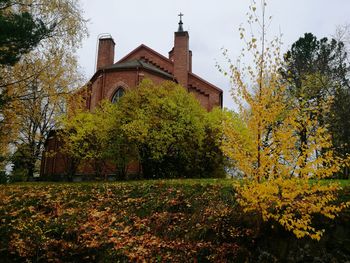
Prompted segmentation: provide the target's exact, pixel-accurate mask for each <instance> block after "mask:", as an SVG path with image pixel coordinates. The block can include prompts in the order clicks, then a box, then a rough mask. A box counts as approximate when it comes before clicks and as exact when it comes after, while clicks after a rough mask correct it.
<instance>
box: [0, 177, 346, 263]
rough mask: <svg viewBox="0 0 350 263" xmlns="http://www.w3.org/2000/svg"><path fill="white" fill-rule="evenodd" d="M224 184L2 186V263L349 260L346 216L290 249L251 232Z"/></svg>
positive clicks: (284, 241) (282, 238) (285, 239)
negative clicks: (316, 239) (315, 237)
mask: <svg viewBox="0 0 350 263" xmlns="http://www.w3.org/2000/svg"><path fill="white" fill-rule="evenodd" d="M232 183H233V180H229V179H226V180H223V179H202V180H191V179H189V180H159V181H130V182H115V183H103V182H96V183H23V184H14V185H6V186H0V220H1V226H0V237H1V238H0V248H1V249H0V256H1V258H3V259H6V260H7V261H6V260H5V262H16V261H17V262H22V261H23V260H24V259H27V260H29V261H32V262H46V261H48V260H49V259H57V261H58V262H59V261H62V262H74V261H76V260H79V261H85V262H91V261H95V262H101V261H104V262H111V261H113V262H115V261H117V262H118V261H119V262H129V261H136V262H137V261H139V262H142V261H143V260H145V261H146V262H195V261H197V262H245V260H247V259H249V260H251V261H252V262H273V261H275V260H277V261H278V260H281V258H283V259H284V262H294V261H293V260H294V259H295V257H296V255H297V256H298V257H299V258H300V260H301V261H305V260H306V259H307V258H309V257H311V258H321V259H324V260H325V262H327V261H328V262H329V260H333V261H334V262H342V261H344V260H345V261H346V260H350V251H349V248H350V246H348V245H349V244H350V239H349V236H350V235H348V234H349V231H350V225H349V221H350V220H349V218H350V216H349V215H350V211H348V210H347V211H345V212H344V213H343V214H342V215H341V216H340V217H339V219H337V220H336V221H329V220H325V219H322V218H321V219H319V220H318V222H317V224H318V225H319V226H320V227H324V228H325V229H326V234H325V236H324V238H323V239H321V242H313V241H310V240H297V239H296V238H295V237H293V235H291V234H290V233H287V232H285V231H284V230H283V229H280V228H279V227H278V226H277V225H274V224H273V223H271V222H268V223H266V224H265V225H264V226H263V228H259V230H258V229H257V228H256V225H255V219H256V218H255V215H254V214H250V215H246V214H244V213H243V212H242V211H241V210H240V208H239V207H238V205H237V203H236V202H235V192H234V189H233V187H232ZM325 183H327V182H325ZM340 183H341V184H342V185H343V186H344V189H345V190H344V191H342V193H341V198H342V199H346V200H349V199H350V187H349V186H350V181H349V180H343V181H340ZM271 226H274V227H273V228H271ZM334 235H336V236H334ZM276 239H278V242H277V241H276ZM276 243H278V244H279V246H278V247H277V246H276V245H275V244H276ZM269 244H270V245H271V244H273V245H271V246H269ZM288 259H289V260H288ZM310 262H316V261H310ZM317 262H319V261H317ZM320 262H322V261H320Z"/></svg>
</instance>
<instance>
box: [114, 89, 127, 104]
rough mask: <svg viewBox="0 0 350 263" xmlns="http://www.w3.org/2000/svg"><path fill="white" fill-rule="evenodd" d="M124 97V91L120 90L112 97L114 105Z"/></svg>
mask: <svg viewBox="0 0 350 263" xmlns="http://www.w3.org/2000/svg"><path fill="white" fill-rule="evenodd" d="M123 95H124V89H123V88H118V89H117V91H116V92H115V93H114V95H113V97H112V103H117V102H118V101H119V100H120V98H121V97H123Z"/></svg>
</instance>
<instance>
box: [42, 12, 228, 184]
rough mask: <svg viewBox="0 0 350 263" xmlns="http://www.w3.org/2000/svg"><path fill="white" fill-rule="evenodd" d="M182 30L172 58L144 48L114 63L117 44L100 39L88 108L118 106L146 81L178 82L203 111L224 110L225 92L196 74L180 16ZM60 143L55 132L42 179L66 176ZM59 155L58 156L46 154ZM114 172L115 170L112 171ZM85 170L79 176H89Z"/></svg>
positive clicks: (47, 146) (135, 166)
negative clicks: (105, 103) (102, 104)
mask: <svg viewBox="0 0 350 263" xmlns="http://www.w3.org/2000/svg"><path fill="white" fill-rule="evenodd" d="M179 16H180V21H179V25H178V30H177V31H176V32H175V33H174V46H173V48H172V49H171V50H170V51H169V53H168V57H166V56H164V55H162V54H160V53H158V52H157V51H155V50H153V49H151V48H150V47H147V46H146V45H143V44H142V45H140V46H138V47H137V48H135V49H134V50H132V51H131V52H130V53H128V54H127V55H125V56H124V57H123V58H122V59H120V60H119V61H117V62H114V52H115V46H116V44H115V42H114V40H113V38H112V37H111V36H109V35H107V36H103V37H100V38H99V44H98V51H97V64H96V72H95V74H94V75H93V76H92V77H91V79H90V81H89V83H88V87H87V89H88V92H87V93H86V94H87V96H86V98H85V101H86V108H87V109H88V110H93V109H94V108H95V107H97V106H98V105H99V103H100V102H101V101H102V100H106V99H107V100H110V101H111V102H113V103H115V102H117V101H118V100H119V98H120V97H121V96H123V94H124V93H125V92H127V91H128V90H131V89H134V88H135V87H136V86H137V85H138V84H139V83H140V82H141V81H142V79H144V78H147V79H151V80H152V81H153V82H154V83H156V84H157V83H161V82H162V81H165V80H171V81H174V82H176V83H178V84H180V85H182V86H183V87H184V88H185V89H186V90H187V91H188V92H189V93H192V94H193V95H194V96H195V97H196V98H197V99H198V101H199V102H200V104H201V105H202V107H203V108H205V109H206V110H207V111H210V110H211V109H213V108H214V107H222V103H223V91H222V90H221V89H220V88H218V87H216V86H215V85H213V84H211V83H209V82H208V81H206V80H204V79H203V78H201V77H199V76H197V75H196V74H194V73H193V72H192V51H191V50H190V49H189V34H188V32H187V31H184V30H183V22H182V16H183V15H182V14H181V13H180V15H179ZM59 148H60V141H59V140H58V139H57V136H55V133H54V132H53V133H52V134H51V136H49V138H48V139H47V141H46V144H45V150H44V153H43V158H42V161H41V169H40V176H41V177H47V176H53V175H60V174H65V173H66V172H67V169H68V162H67V157H66V156H64V155H63V154H60V152H59ZM47 152H56V154H55V155H50V154H45V153H47ZM138 165H139V164H131V166H132V167H130V168H129V171H130V172H131V173H132V172H134V173H136V172H137V171H138V170H139V169H140V167H138ZM110 170H111V171H112V170H113V168H111V169H110ZM89 173H90V172H89V169H88V168H84V169H81V170H80V171H79V172H78V174H89Z"/></svg>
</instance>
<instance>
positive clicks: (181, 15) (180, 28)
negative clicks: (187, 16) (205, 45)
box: [177, 12, 184, 32]
mask: <svg viewBox="0 0 350 263" xmlns="http://www.w3.org/2000/svg"><path fill="white" fill-rule="evenodd" d="M178 16H179V17H180V21H179V28H178V30H177V32H183V31H184V29H183V27H182V25H183V23H182V17H183V16H184V14H182V13H181V12H180V14H178Z"/></svg>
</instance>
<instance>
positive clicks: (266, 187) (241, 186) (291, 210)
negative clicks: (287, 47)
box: [221, 1, 350, 240]
mask: <svg viewBox="0 0 350 263" xmlns="http://www.w3.org/2000/svg"><path fill="white" fill-rule="evenodd" d="M265 7H266V3H265V1H262V6H261V10H262V15H261V19H259V15H258V14H257V7H256V4H255V1H253V4H252V6H251V7H250V11H251V15H249V16H248V23H249V25H250V26H251V27H253V26H254V24H255V22H258V25H259V30H260V32H262V33H261V34H262V35H261V37H260V39H257V38H256V37H254V36H250V35H249V33H247V32H246V31H245V29H244V28H243V27H241V28H240V35H241V38H242V39H243V40H244V41H245V43H246V47H245V49H244V51H246V53H248V55H251V56H250V58H251V60H252V62H253V63H252V64H253V65H249V64H244V63H241V60H242V58H243V56H244V54H245V53H244V52H243V54H242V56H241V57H240V58H239V59H238V62H237V63H236V64H232V63H231V60H230V59H229V58H228V61H229V63H231V64H230V67H229V71H228V72H225V74H228V75H229V76H230V81H231V83H232V90H231V94H232V97H233V99H234V101H235V103H236V105H237V108H238V110H237V112H236V113H231V114H228V115H227V118H226V120H225V121H224V124H223V126H224V127H223V129H224V137H223V144H222V150H223V151H224V153H225V155H226V156H227V157H228V158H229V159H230V160H231V161H232V163H233V165H234V166H235V168H236V169H237V170H238V171H239V173H238V174H239V175H240V176H241V177H242V178H243V182H240V183H237V185H236V189H237V192H238V199H237V200H238V202H239V203H240V205H241V206H242V207H243V209H244V211H255V212H256V213H257V214H258V215H259V216H260V218H261V221H271V222H278V223H279V224H281V225H282V226H283V227H284V228H285V229H287V230H289V231H292V232H293V233H294V234H295V235H296V236H297V237H298V238H301V237H305V236H308V237H310V238H312V239H316V240H320V238H321V236H322V234H323V230H322V229H317V228H315V227H314V224H313V220H314V217H315V216H316V215H323V216H325V217H328V218H331V219H333V218H335V217H336V216H337V215H338V214H339V212H340V211H341V210H342V209H344V208H345V207H347V206H349V205H350V204H349V203H340V204H339V203H338V204H337V205H335V204H334V201H335V200H336V198H337V196H336V195H337V191H338V190H339V189H340V187H339V186H338V185H337V184H326V185H325V184H322V183H321V181H320V179H324V178H329V177H331V176H332V175H333V174H334V173H336V172H337V171H339V169H340V167H341V166H342V164H344V160H341V159H339V158H337V157H336V156H335V155H334V153H333V148H332V141H331V136H330V135H329V132H328V127H327V126H326V125H325V124H324V122H322V115H323V114H325V112H327V110H329V107H330V105H331V103H332V97H331V96H328V97H325V98H324V100H323V101H322V103H316V102H315V101H314V100H309V101H307V100H305V98H302V97H300V98H297V99H292V98H291V97H288V93H287V84H286V83H285V82H284V81H282V78H281V75H280V70H279V69H280V68H281V65H282V60H281V50H280V45H281V42H280V40H279V38H275V39H273V40H272V41H270V42H267V41H266V39H265V37H266V21H265V16H266V13H265ZM224 55H225V56H226V57H227V51H224ZM221 70H222V69H221ZM319 80H320V77H319V76H318V77H317V78H316V76H314V75H310V76H308V78H306V80H305V82H304V83H303V85H304V86H307V85H315V83H314V82H315V81H319ZM260 223H261V222H259V221H258V224H260Z"/></svg>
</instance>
